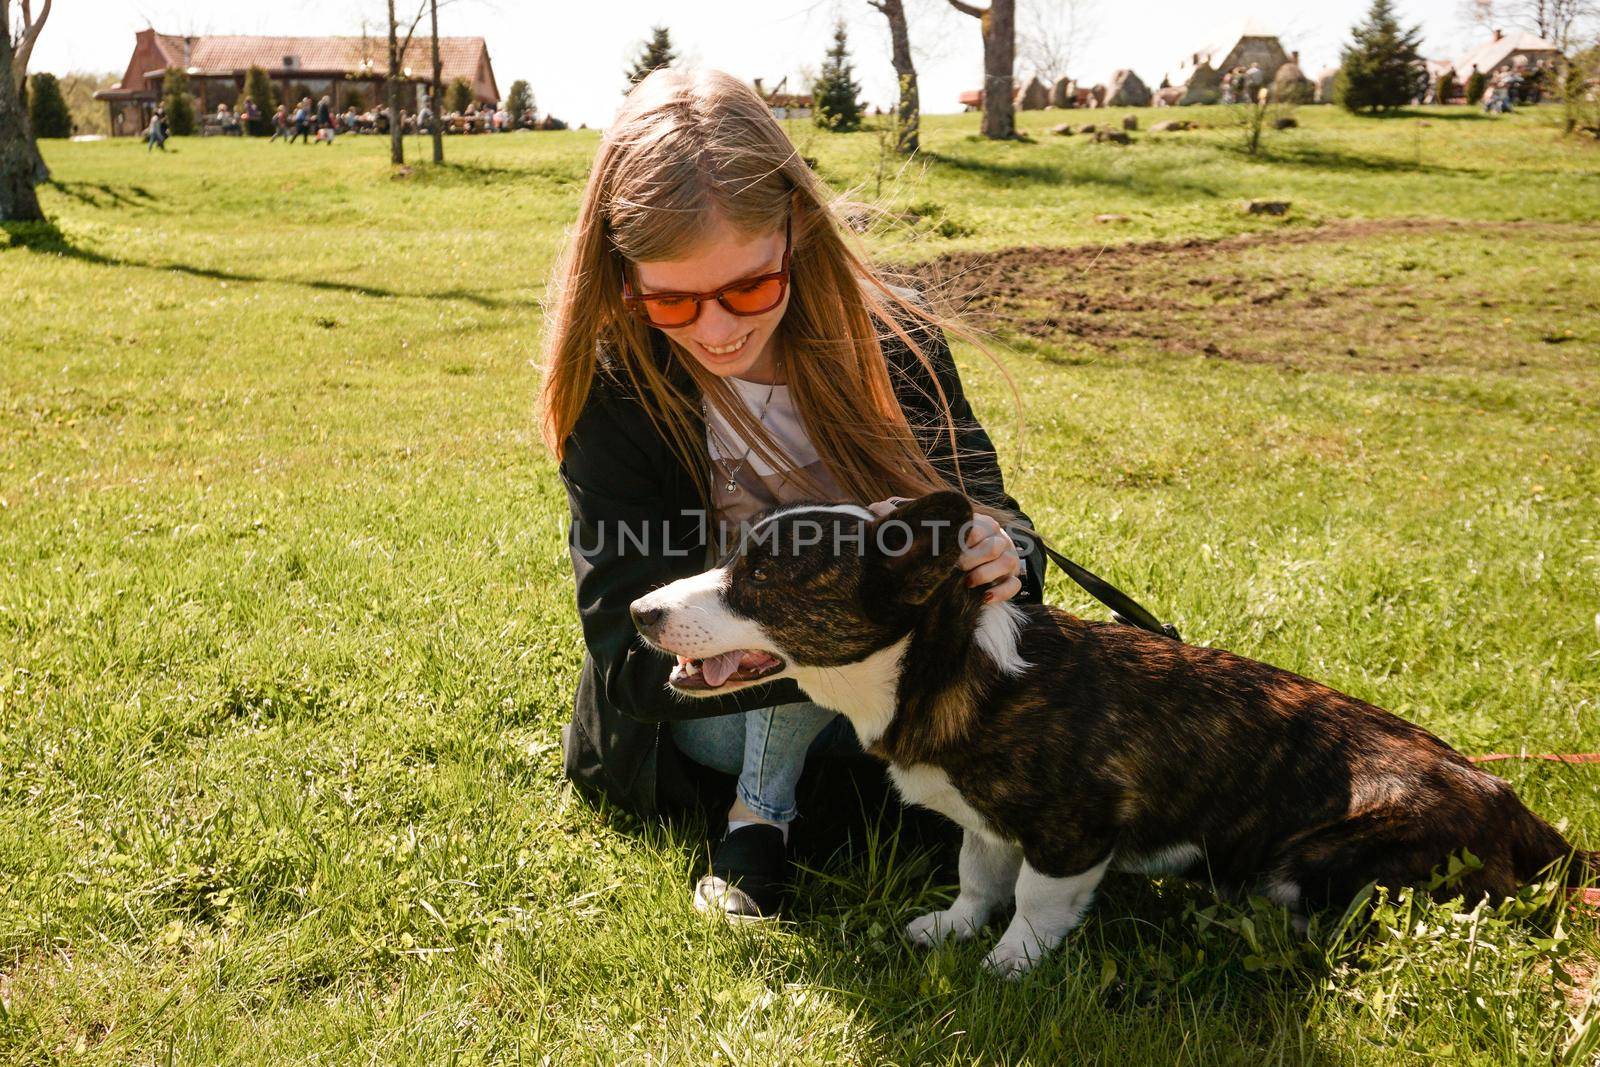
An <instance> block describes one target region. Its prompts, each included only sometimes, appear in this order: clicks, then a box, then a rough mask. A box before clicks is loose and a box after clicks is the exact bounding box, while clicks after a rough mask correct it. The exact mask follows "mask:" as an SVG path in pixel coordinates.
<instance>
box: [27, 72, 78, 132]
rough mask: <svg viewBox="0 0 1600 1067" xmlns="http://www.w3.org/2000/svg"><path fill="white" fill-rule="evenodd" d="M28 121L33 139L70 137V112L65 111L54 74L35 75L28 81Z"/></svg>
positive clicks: (65, 104)
mask: <svg viewBox="0 0 1600 1067" xmlns="http://www.w3.org/2000/svg"><path fill="white" fill-rule="evenodd" d="M28 121H29V122H30V123H32V124H33V135H34V136H35V137H52V138H62V137H71V136H72V112H70V111H68V110H67V101H66V99H65V98H64V97H62V95H61V86H60V85H59V84H58V83H57V82H56V76H55V75H54V74H35V75H34V76H33V77H31V78H29V79H28Z"/></svg>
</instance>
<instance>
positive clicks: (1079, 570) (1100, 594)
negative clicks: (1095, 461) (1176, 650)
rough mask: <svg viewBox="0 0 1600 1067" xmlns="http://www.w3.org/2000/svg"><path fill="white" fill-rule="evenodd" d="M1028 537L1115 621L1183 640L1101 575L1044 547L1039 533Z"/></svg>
mask: <svg viewBox="0 0 1600 1067" xmlns="http://www.w3.org/2000/svg"><path fill="white" fill-rule="evenodd" d="M1028 536H1029V537H1032V538H1033V539H1034V541H1035V542H1036V543H1037V544H1038V545H1039V547H1040V549H1042V550H1043V551H1044V554H1045V555H1046V556H1049V557H1050V560H1051V562H1053V563H1054V564H1055V565H1056V566H1058V567H1060V568H1061V569H1062V570H1064V571H1066V572H1067V577H1068V578H1071V579H1072V580H1073V581H1075V582H1077V583H1078V584H1079V585H1081V586H1082V587H1083V590H1084V592H1086V593H1088V594H1089V595H1090V596H1092V597H1094V598H1095V599H1096V600H1098V601H1100V603H1102V604H1104V605H1105V606H1106V607H1108V608H1110V609H1111V617H1112V618H1113V619H1115V620H1117V621H1118V622H1120V623H1126V624H1127V625H1129V626H1137V627H1139V628H1140V629H1141V630H1149V631H1150V632H1151V633H1153V634H1159V635H1161V636H1162V637H1170V638H1172V639H1173V640H1174V641H1182V640H1183V638H1181V637H1179V636H1178V628H1177V627H1176V626H1174V625H1172V623H1170V622H1162V621H1161V620H1160V619H1158V618H1156V617H1155V616H1154V615H1152V614H1151V613H1150V612H1149V611H1148V610H1146V608H1145V607H1144V605H1142V604H1140V603H1139V602H1138V601H1137V600H1135V599H1133V597H1131V596H1129V595H1128V594H1127V593H1124V592H1123V591H1122V590H1120V589H1118V588H1117V587H1116V586H1114V585H1112V584H1111V583H1110V582H1108V581H1106V580H1105V579H1104V578H1102V577H1100V576H1099V575H1098V574H1095V573H1093V572H1092V571H1089V570H1086V569H1085V568H1083V567H1080V566H1078V565H1077V564H1076V563H1074V562H1072V561H1071V560H1070V559H1068V558H1067V557H1066V556H1063V555H1062V554H1061V553H1059V552H1057V551H1056V550H1055V549H1053V548H1051V547H1050V546H1049V545H1047V544H1045V543H1044V539H1043V538H1041V537H1040V536H1039V535H1038V534H1037V533H1035V532H1033V531H1031V530H1030V531H1029V532H1028Z"/></svg>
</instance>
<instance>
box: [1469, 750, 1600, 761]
mask: <svg viewBox="0 0 1600 1067" xmlns="http://www.w3.org/2000/svg"><path fill="white" fill-rule="evenodd" d="M1467 759H1469V760H1471V761H1472V762H1473V763H1494V762H1496V761H1498V760H1503V759H1542V760H1549V761H1550V762H1551V763H1600V752H1490V753H1488V754H1487V755H1483V756H1468V757H1467Z"/></svg>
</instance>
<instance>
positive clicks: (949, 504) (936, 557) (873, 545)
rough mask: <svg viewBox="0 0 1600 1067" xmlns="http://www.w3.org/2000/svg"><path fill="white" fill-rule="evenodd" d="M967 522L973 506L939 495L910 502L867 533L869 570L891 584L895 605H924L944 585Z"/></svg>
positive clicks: (956, 496)
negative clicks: (888, 580) (883, 577)
mask: <svg viewBox="0 0 1600 1067" xmlns="http://www.w3.org/2000/svg"><path fill="white" fill-rule="evenodd" d="M971 522H972V502H971V501H969V500H968V499H967V498H966V497H964V496H962V495H961V494H960V493H957V492H954V491H952V490H940V491H939V492H936V493H929V494H928V495H927V496H921V497H917V498H916V499H915V500H908V501H907V502H906V503H904V504H901V505H900V506H899V507H897V508H895V510H893V511H891V512H889V514H887V515H885V516H883V517H882V518H880V519H877V520H876V521H874V522H873V523H872V524H871V525H870V526H869V527H868V530H867V538H868V540H867V544H868V546H869V552H870V554H871V556H872V559H873V564H874V566H875V567H876V568H877V569H878V570H880V571H881V572H883V573H884V574H885V575H886V576H887V577H888V578H889V579H890V582H889V585H890V588H891V589H892V590H893V594H892V595H893V596H894V597H895V599H896V600H899V601H901V602H903V603H908V604H922V603H925V602H926V601H927V599H928V598H929V597H931V596H932V595H933V594H934V592H935V591H936V590H937V589H938V588H939V586H941V585H943V584H944V582H945V581H946V580H947V579H948V578H949V577H950V575H951V574H952V573H953V572H954V571H955V569H956V559H957V558H958V557H959V556H960V555H961V539H962V537H963V536H964V535H965V534H966V532H967V527H968V524H969V523H971Z"/></svg>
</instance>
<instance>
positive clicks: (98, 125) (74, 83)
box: [57, 73, 121, 135]
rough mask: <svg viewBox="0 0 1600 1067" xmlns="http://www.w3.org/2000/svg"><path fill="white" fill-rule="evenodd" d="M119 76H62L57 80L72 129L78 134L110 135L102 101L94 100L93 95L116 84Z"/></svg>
mask: <svg viewBox="0 0 1600 1067" xmlns="http://www.w3.org/2000/svg"><path fill="white" fill-rule="evenodd" d="M120 77H121V75H120V74H85V73H77V74H63V75H61V77H60V78H59V79H57V80H58V82H59V83H60V85H61V95H62V97H63V98H65V100H66V101H67V110H68V111H70V112H72V128H73V129H75V130H77V131H78V132H79V133H98V134H107V135H109V134H110V133H111V120H110V117H109V116H108V115H107V114H106V105H105V101H104V100H96V99H95V98H94V94H95V93H96V92H98V91H99V90H101V89H109V88H111V86H113V85H115V84H116V83H117V80H118V79H119V78H120Z"/></svg>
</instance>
